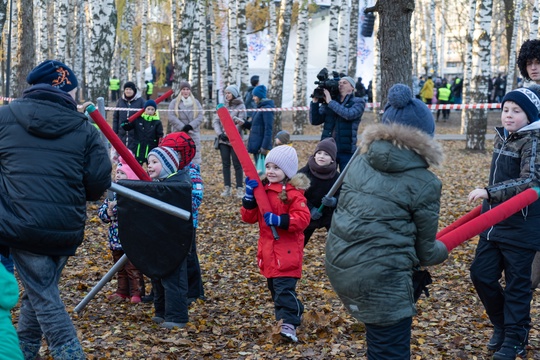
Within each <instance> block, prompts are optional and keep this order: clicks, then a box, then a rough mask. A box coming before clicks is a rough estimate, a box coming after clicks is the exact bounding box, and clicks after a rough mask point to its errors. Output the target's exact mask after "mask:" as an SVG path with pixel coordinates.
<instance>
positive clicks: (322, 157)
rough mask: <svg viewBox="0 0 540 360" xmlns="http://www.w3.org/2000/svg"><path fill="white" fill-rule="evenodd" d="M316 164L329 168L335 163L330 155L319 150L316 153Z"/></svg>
mask: <svg viewBox="0 0 540 360" xmlns="http://www.w3.org/2000/svg"><path fill="white" fill-rule="evenodd" d="M315 162H316V163H317V165H319V166H328V165H330V164H331V163H333V161H332V158H331V157H330V155H328V153H327V152H326V151H324V150H319V151H317V152H316V153H315Z"/></svg>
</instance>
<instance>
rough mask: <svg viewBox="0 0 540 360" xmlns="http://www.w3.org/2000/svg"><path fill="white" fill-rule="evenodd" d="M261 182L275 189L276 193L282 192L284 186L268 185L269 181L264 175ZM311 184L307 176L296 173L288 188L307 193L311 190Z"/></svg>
mask: <svg viewBox="0 0 540 360" xmlns="http://www.w3.org/2000/svg"><path fill="white" fill-rule="evenodd" d="M261 181H262V182H263V184H265V183H266V184H267V186H268V187H269V188H273V189H274V190H275V191H276V192H280V191H281V186H282V185H281V183H274V184H270V183H268V180H267V179H266V175H263V176H262V177H261ZM310 184H311V182H310V180H309V178H308V177H307V176H306V174H304V173H296V175H294V176H293V177H292V179H290V180H289V182H288V183H287V187H294V188H295V189H298V190H304V191H305V190H307V189H308V188H309V185H310Z"/></svg>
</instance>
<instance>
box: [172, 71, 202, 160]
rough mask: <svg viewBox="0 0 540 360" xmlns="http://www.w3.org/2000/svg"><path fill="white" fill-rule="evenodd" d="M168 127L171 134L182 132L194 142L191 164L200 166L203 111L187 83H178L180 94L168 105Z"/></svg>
mask: <svg viewBox="0 0 540 360" xmlns="http://www.w3.org/2000/svg"><path fill="white" fill-rule="evenodd" d="M168 115H169V125H170V127H171V132H177V131H183V132H185V133H188V134H189V136H190V137H191V138H192V139H193V141H195V146H196V147H197V153H196V154H195V158H193V162H194V163H195V164H197V165H201V162H202V156H201V124H202V122H203V120H204V117H203V109H202V106H201V103H200V102H199V100H197V99H195V97H194V96H193V94H192V93H191V85H190V83H188V82H187V81H182V82H181V83H180V93H179V94H178V96H177V97H176V98H175V99H173V100H172V101H171V103H170V104H169V112H168Z"/></svg>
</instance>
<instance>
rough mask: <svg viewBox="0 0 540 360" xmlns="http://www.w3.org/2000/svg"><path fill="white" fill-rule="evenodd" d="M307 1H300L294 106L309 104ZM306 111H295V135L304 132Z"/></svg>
mask: <svg viewBox="0 0 540 360" xmlns="http://www.w3.org/2000/svg"><path fill="white" fill-rule="evenodd" d="M307 6H308V4H307V1H300V3H299V9H298V21H297V24H298V25H297V30H296V64H295V68H294V71H295V73H294V84H293V106H306V104H307V83H306V81H307V61H308V51H309V13H308V8H307ZM306 123H307V112H306V111H295V112H293V135H301V134H303V133H304V124H306Z"/></svg>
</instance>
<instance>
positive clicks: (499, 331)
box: [487, 326, 504, 351]
mask: <svg viewBox="0 0 540 360" xmlns="http://www.w3.org/2000/svg"><path fill="white" fill-rule="evenodd" d="M503 342H504V328H501V327H497V326H495V328H494V329H493V335H491V339H489V342H488V344H487V348H488V349H489V350H493V351H497V350H499V349H500V348H501V346H502V344H503Z"/></svg>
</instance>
